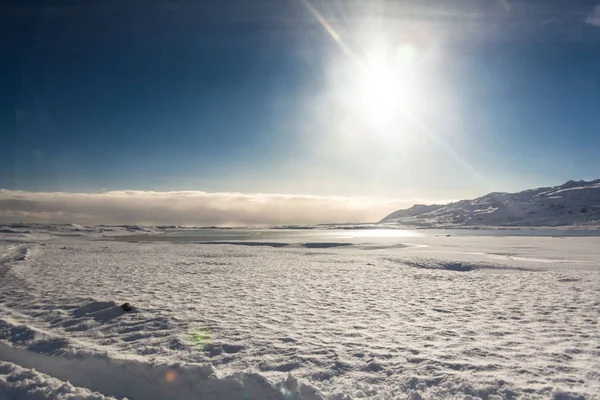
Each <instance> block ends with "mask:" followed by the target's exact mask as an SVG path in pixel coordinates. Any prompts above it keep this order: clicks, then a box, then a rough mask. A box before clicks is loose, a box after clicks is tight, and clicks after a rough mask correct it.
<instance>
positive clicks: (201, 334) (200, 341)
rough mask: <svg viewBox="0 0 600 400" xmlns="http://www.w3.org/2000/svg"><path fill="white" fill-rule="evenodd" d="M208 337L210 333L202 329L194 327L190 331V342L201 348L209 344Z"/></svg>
mask: <svg viewBox="0 0 600 400" xmlns="http://www.w3.org/2000/svg"><path fill="white" fill-rule="evenodd" d="M210 339H211V337H210V334H209V333H208V331H206V330H204V329H195V330H194V331H193V332H192V343H194V345H196V346H197V347H199V348H201V349H204V348H205V347H206V346H208V345H209V344H210Z"/></svg>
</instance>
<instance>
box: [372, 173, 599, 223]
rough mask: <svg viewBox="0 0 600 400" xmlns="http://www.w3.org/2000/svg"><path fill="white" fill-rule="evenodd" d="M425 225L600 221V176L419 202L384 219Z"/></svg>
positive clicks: (390, 221) (382, 221)
mask: <svg viewBox="0 0 600 400" xmlns="http://www.w3.org/2000/svg"><path fill="white" fill-rule="evenodd" d="M379 223H383V224H402V225H412V226H422V227H444V226H448V227H451V226H477V225H481V226H565V225H598V224H600V179H597V180H594V181H590V182H586V181H568V182H566V183H565V184H563V185H560V186H555V187H543V188H537V189H529V190H524V191H522V192H518V193H490V194H487V195H485V196H483V197H478V198H476V199H473V200H461V201H457V202H455V203H450V204H445V205H422V204H417V205H414V206H412V207H411V208H408V209H406V210H398V211H395V212H393V213H391V214H390V215H388V216H387V217H385V218H384V219H382V220H381V221H379Z"/></svg>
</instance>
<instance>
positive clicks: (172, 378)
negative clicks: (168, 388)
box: [165, 369, 177, 383]
mask: <svg viewBox="0 0 600 400" xmlns="http://www.w3.org/2000/svg"><path fill="white" fill-rule="evenodd" d="M165 380H166V381H167V382H169V383H175V382H176V381H177V372H175V371H173V370H172V369H170V370H168V371H167V373H166V374H165Z"/></svg>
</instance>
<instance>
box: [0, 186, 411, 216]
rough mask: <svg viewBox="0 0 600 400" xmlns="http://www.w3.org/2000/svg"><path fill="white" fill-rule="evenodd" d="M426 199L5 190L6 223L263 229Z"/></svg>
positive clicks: (383, 211)
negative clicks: (231, 226) (203, 226)
mask: <svg viewBox="0 0 600 400" xmlns="http://www.w3.org/2000/svg"><path fill="white" fill-rule="evenodd" d="M415 202H423V201H422V200H418V199H417V200H414V201H411V200H392V199H385V198H376V197H341V196H310V195H293V194H261V193H258V194H243V193H206V192H199V191H174V192H153V191H133V190H127V191H112V192H104V193H63V192H53V193H39V192H27V191H16V190H4V189H0V210H1V211H0V223H9V222H56V223H73V222H74V223H81V224H107V225H110V224H143V225H160V224H167V225H259V224H316V223H330V222H331V223H340V222H372V221H378V220H379V219H381V218H383V217H384V216H385V215H387V214H388V213H390V212H392V211H395V210H397V209H400V208H405V207H409V206H411V205H412V204H414V203H415Z"/></svg>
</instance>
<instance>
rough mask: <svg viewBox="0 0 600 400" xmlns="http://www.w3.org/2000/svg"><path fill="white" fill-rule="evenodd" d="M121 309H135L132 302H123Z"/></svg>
mask: <svg viewBox="0 0 600 400" xmlns="http://www.w3.org/2000/svg"><path fill="white" fill-rule="evenodd" d="M121 310H123V311H131V310H133V307H131V304H129V303H123V304H121Z"/></svg>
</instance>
